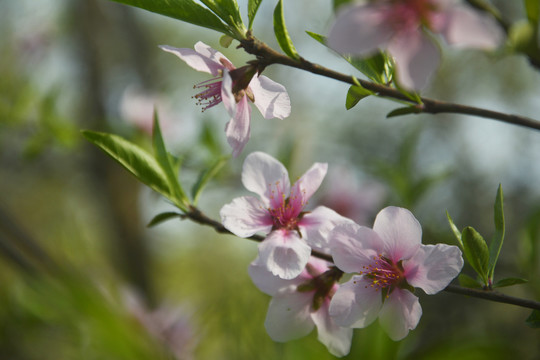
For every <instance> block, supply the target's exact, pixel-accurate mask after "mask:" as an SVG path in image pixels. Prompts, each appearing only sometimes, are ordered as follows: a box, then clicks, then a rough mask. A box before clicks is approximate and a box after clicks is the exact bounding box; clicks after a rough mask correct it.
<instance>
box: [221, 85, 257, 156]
mask: <svg viewBox="0 0 540 360" xmlns="http://www.w3.org/2000/svg"><path fill="white" fill-rule="evenodd" d="M250 123H251V107H250V106H249V104H248V100H247V96H244V97H243V98H242V100H240V102H239V103H238V104H236V112H235V114H234V116H233V118H232V119H231V120H229V122H228V123H227V125H225V135H226V136H227V142H228V143H229V145H230V146H231V147H232V149H233V152H232V155H233V157H237V156H238V155H240V153H241V152H242V150H243V149H244V146H246V144H247V142H248V140H249V131H250Z"/></svg>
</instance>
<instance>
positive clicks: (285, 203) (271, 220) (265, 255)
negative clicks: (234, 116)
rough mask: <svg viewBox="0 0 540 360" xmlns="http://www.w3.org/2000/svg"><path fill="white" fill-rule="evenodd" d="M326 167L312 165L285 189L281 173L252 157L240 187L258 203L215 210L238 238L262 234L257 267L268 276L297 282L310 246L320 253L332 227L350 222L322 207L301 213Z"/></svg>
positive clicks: (244, 201)
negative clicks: (248, 191) (296, 278)
mask: <svg viewBox="0 0 540 360" xmlns="http://www.w3.org/2000/svg"><path fill="white" fill-rule="evenodd" d="M327 168H328V165H327V164H323V163H315V164H313V166H312V167H311V168H310V169H309V170H308V171H307V172H306V173H305V174H304V175H303V176H302V177H300V178H299V179H298V180H297V181H296V183H295V184H294V185H292V186H291V183H290V181H289V174H288V172H287V169H285V167H284V166H283V164H281V163H280V162H279V161H277V160H276V159H274V158H273V157H271V156H270V155H268V154H265V153H262V152H254V153H251V154H249V155H248V156H247V157H246V160H245V162H244V166H243V170H242V183H243V184H244V186H245V187H246V189H248V190H250V191H252V192H254V193H255V194H257V195H259V198H257V197H254V196H242V197H239V198H236V199H234V200H233V201H232V202H231V203H229V204H227V205H225V206H223V208H222V209H221V211H220V215H221V221H222V223H223V226H225V228H227V229H228V230H229V231H231V232H232V233H233V234H235V235H237V236H240V237H250V236H252V235H254V234H256V233H258V232H261V233H264V234H268V235H267V236H266V238H265V240H264V241H262V242H261V243H260V244H259V260H260V261H259V263H260V264H263V265H264V266H265V267H266V269H267V270H268V271H270V272H271V273H272V274H274V275H277V276H279V277H281V278H283V279H293V278H295V277H297V276H298V275H299V274H300V273H301V272H302V270H303V269H304V267H305V266H306V264H307V262H308V260H309V257H310V254H311V247H314V248H317V249H322V250H324V249H325V248H327V245H326V244H327V235H328V232H329V231H330V230H331V229H332V228H333V226H334V225H335V224H337V223H339V222H343V221H350V220H348V219H346V218H344V217H342V216H341V215H339V214H337V213H336V212H335V211H333V210H331V209H329V208H327V207H324V206H319V207H317V208H315V209H314V210H313V211H310V212H305V211H304V207H305V206H306V205H307V203H308V200H309V199H310V198H311V196H312V195H313V193H314V192H315V191H316V190H317V189H318V188H319V186H320V185H321V182H322V180H323V178H324V176H325V175H326V171H327Z"/></svg>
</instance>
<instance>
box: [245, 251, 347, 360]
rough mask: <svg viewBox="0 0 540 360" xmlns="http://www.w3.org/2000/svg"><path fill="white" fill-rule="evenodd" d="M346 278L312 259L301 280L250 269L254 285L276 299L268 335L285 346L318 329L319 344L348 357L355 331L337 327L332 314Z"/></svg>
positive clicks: (270, 311) (255, 264)
mask: <svg viewBox="0 0 540 360" xmlns="http://www.w3.org/2000/svg"><path fill="white" fill-rule="evenodd" d="M342 274H343V273H342V272H341V271H339V270H337V269H336V268H334V267H333V268H329V267H328V264H327V263H326V262H325V261H323V260H319V259H316V258H311V259H310V260H309V262H308V264H307V265H306V268H305V269H304V270H303V271H302V272H301V273H300V275H298V277H296V278H295V279H292V280H284V279H281V278H279V277H277V276H274V275H272V274H271V273H270V272H268V270H266V267H265V266H264V265H261V264H259V263H258V262H257V261H255V262H253V263H252V264H251V265H250V266H249V275H250V276H251V279H252V280H253V283H255V285H256V286H257V287H258V288H259V289H260V290H261V291H263V292H265V293H266V294H268V295H270V296H272V300H271V301H270V305H269V307H268V313H267V315H266V320H265V322H264V326H265V328H266V331H267V332H268V335H270V337H271V338H272V339H273V340H274V341H279V342H285V341H289V340H294V339H297V338H300V337H303V336H306V335H307V334H309V333H310V332H311V331H312V330H313V327H314V326H316V327H317V333H318V339H319V341H320V342H321V343H323V344H324V345H325V346H326V347H327V348H328V350H329V351H330V352H331V353H332V354H333V355H335V356H345V355H347V354H348V353H349V350H350V347H351V338H352V329H350V328H344V327H341V326H338V325H336V324H335V323H334V321H333V320H332V318H331V317H330V315H329V313H328V308H329V305H330V299H331V298H332V296H333V294H334V293H335V292H336V290H337V288H338V284H337V281H338V280H339V278H340V277H341V275H342Z"/></svg>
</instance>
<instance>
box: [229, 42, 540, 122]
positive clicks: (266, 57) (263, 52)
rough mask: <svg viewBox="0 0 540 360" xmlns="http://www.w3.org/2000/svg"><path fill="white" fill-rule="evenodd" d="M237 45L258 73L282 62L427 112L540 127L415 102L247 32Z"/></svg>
mask: <svg viewBox="0 0 540 360" xmlns="http://www.w3.org/2000/svg"><path fill="white" fill-rule="evenodd" d="M240 46H241V47H242V48H243V49H244V50H245V51H246V52H247V53H249V54H252V55H255V56H256V57H257V63H258V66H259V73H260V72H262V71H263V70H264V68H266V67H267V66H269V65H272V64H281V65H285V66H289V67H294V68H297V69H300V70H304V71H308V72H310V73H313V74H317V75H321V76H324V77H327V78H331V79H334V80H337V81H341V82H344V83H347V84H351V85H356V83H355V80H356V81H358V82H360V85H362V87H364V88H366V89H368V90H371V91H373V92H375V93H376V94H377V95H378V96H381V97H387V98H391V99H396V100H401V101H405V102H408V103H410V104H411V105H416V106H417V107H418V113H427V114H439V113H454V114H464V115H472V116H478V117H483V118H488V119H494V120H499V121H502V122H505V123H508V124H514V125H519V126H524V127H527V128H530V129H535V130H540V121H537V120H534V119H531V118H528V117H525V116H520V115H514V114H507V113H502V112H498V111H493V110H488V109H483V108H478V107H473V106H467V105H461V104H455V103H450V102H445V101H440V100H434V99H429V98H425V97H421V98H420V99H421V101H422V103H421V104H417V103H416V102H415V101H414V100H412V99H411V98H409V97H408V96H406V95H404V94H403V93H401V92H400V91H399V90H397V89H394V88H392V87H390V86H385V85H381V84H376V83H373V82H370V81H366V80H360V79H355V78H354V76H351V75H346V74H343V73H340V72H337V71H334V70H332V69H328V68H325V67H324V66H321V65H318V64H315V63H312V62H310V61H307V60H306V59H304V58H302V57H300V58H299V59H292V58H290V57H287V56H285V55H282V54H280V53H279V52H277V51H275V50H274V49H272V48H270V47H269V46H268V45H266V44H265V43H264V42H262V41H260V40H258V39H256V38H255V37H253V36H248V37H247V38H246V39H245V40H242V41H241V43H240Z"/></svg>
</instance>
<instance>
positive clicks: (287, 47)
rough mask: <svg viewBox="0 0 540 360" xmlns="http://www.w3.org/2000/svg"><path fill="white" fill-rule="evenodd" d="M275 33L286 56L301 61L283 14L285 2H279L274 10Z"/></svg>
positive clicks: (281, 0)
mask: <svg viewBox="0 0 540 360" xmlns="http://www.w3.org/2000/svg"><path fill="white" fill-rule="evenodd" d="M274 33H275V34H276V40H277V42H278V44H279V47H280V48H281V50H283V52H284V53H285V54H287V55H288V56H289V57H291V58H293V59H299V58H300V56H299V55H298V52H297V51H296V49H295V47H294V45H293V43H292V40H291V38H290V36H289V32H288V31H287V27H286V26H285V16H284V14H283V0H279V1H278V3H277V5H276V8H275V10H274Z"/></svg>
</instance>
